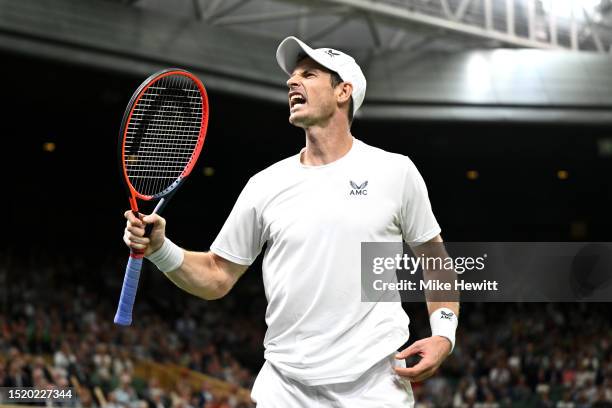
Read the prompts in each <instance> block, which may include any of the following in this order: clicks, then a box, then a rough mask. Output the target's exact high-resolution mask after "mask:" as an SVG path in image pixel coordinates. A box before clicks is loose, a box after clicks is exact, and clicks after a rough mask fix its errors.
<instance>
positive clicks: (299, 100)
mask: <svg viewBox="0 0 612 408" xmlns="http://www.w3.org/2000/svg"><path fill="white" fill-rule="evenodd" d="M305 103H306V98H304V96H303V95H302V94H300V93H297V92H296V93H293V94H291V95H290V96H289V106H290V107H291V109H293V108H297V107H300V106H302V105H304V104H305Z"/></svg>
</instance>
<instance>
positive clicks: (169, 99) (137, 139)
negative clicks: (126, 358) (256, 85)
mask: <svg viewBox="0 0 612 408" xmlns="http://www.w3.org/2000/svg"><path fill="white" fill-rule="evenodd" d="M207 125H208V96H207V94H206V90H205V89H204V85H202V82H200V80H199V79H198V78H196V77H195V76H194V75H193V74H191V73H189V72H187V71H184V70H181V69H175V68H172V69H166V70H163V71H160V72H157V73H155V74H153V75H151V76H150V77H149V78H147V79H146V80H145V81H144V82H143V83H142V85H140V87H139V88H138V89H137V90H136V92H134V95H132V98H131V99H130V102H129V104H128V106H127V108H126V110H125V113H124V114H123V120H122V123H121V131H120V133H119V165H120V168H121V173H122V175H123V182H124V185H125V187H126V188H127V192H128V196H129V201H130V209H131V210H132V211H133V212H134V215H136V217H138V213H139V210H138V202H137V200H143V201H148V202H154V201H155V200H158V201H157V205H156V206H155V209H154V210H153V213H160V212H161V211H162V210H163V208H164V207H165V205H166V204H167V203H168V201H169V200H170V198H171V197H172V195H173V194H174V193H176V191H177V189H178V188H179V187H180V186H181V184H182V183H183V182H184V181H185V178H186V177H187V176H188V175H189V173H190V172H191V170H193V167H194V165H195V163H196V161H197V159H198V156H199V155H200V152H201V151H202V145H203V144H204V138H205V137H206V128H207ZM151 206H152V204H151ZM147 227H148V228H147V229H145V235H148V234H150V232H151V231H150V230H151V228H152V226H150V225H149V226H147ZM143 257H144V251H139V250H134V249H132V250H131V251H130V257H129V260H128V263H127V267H126V269H125V277H124V280H123V287H122V289H121V296H120V298H119V306H118V307H117V313H116V314H115V319H114V321H115V323H116V324H119V325H122V326H129V325H130V324H131V323H132V308H133V306H134V300H135V298H136V290H137V289H138V280H139V278H140V270H141V268H142V258H143Z"/></svg>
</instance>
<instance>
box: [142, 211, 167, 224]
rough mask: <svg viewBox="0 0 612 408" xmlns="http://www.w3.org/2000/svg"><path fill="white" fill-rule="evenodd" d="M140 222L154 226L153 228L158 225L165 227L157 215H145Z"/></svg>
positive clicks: (164, 221)
mask: <svg viewBox="0 0 612 408" xmlns="http://www.w3.org/2000/svg"><path fill="white" fill-rule="evenodd" d="M142 221H144V223H145V224H154V225H155V226H158V225H159V226H162V227H164V226H165V225H166V220H165V219H163V218H162V217H160V216H159V215H158V214H149V215H145V216H144V217H143V218H142Z"/></svg>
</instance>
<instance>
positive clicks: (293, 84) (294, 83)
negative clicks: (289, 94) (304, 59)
mask: <svg viewBox="0 0 612 408" xmlns="http://www.w3.org/2000/svg"><path fill="white" fill-rule="evenodd" d="M298 85H299V84H298V82H297V78H296V76H295V75H292V76H290V77H289V79H288V80H287V88H289V89H293V88H295V87H296V86H298Z"/></svg>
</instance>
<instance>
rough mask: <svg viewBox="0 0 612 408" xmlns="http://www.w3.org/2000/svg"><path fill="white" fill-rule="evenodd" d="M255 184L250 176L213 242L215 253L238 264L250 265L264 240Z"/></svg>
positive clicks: (212, 247)
mask: <svg viewBox="0 0 612 408" xmlns="http://www.w3.org/2000/svg"><path fill="white" fill-rule="evenodd" d="M254 184H255V183H254V181H253V179H252V178H251V179H250V180H249V182H248V183H247V184H246V186H245V187H244V188H243V190H242V192H241V193H240V196H238V200H237V201H236V204H234V208H233V209H232V212H231V213H230V215H229V216H228V217H227V220H226V221H225V224H224V225H223V227H222V228H221V231H220V232H219V234H218V235H217V238H216V239H215V240H214V242H213V243H212V245H211V246H210V250H211V251H212V252H214V253H215V254H217V255H219V256H220V257H222V258H224V259H227V260H228V261H231V262H234V263H237V264H239V265H251V264H252V263H253V261H254V260H255V258H257V255H259V253H260V252H261V248H262V247H263V244H264V242H263V241H264V240H263V237H262V220H261V217H260V213H259V211H258V208H257V201H258V197H257V196H256V194H255V193H256V192H257V189H256V188H254V187H255V186H254Z"/></svg>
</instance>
